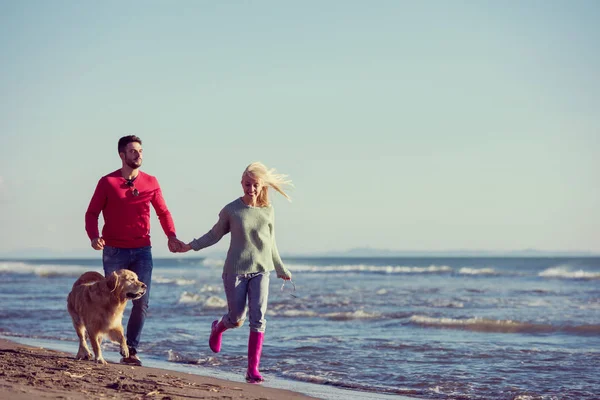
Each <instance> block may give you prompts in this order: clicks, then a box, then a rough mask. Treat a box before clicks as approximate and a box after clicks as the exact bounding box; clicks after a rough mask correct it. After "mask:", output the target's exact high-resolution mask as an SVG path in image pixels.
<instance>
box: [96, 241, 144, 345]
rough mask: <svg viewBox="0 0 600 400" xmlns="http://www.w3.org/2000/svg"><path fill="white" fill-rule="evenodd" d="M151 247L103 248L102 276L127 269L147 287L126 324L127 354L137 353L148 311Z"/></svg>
mask: <svg viewBox="0 0 600 400" xmlns="http://www.w3.org/2000/svg"><path fill="white" fill-rule="evenodd" d="M151 249H152V246H147V247H139V248H137V249H122V248H118V247H111V246H104V251H103V252H102V264H103V265H104V276H108V275H110V274H112V273H113V272H114V271H117V270H119V269H128V270H130V271H133V272H135V273H136V274H137V276H138V279H139V280H140V281H142V282H144V283H145V284H146V286H147V289H146V294H145V295H143V296H142V297H141V298H139V299H138V300H133V308H132V309H131V315H130V316H129V322H128V323H127V335H126V336H127V346H128V347H129V353H130V354H131V355H134V354H136V353H137V347H138V345H139V344H140V338H141V336H142V328H143V327H144V321H145V320H146V312H147V311H148V299H149V298H150V283H151V280H152V251H151Z"/></svg>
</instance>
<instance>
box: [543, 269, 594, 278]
mask: <svg viewBox="0 0 600 400" xmlns="http://www.w3.org/2000/svg"><path fill="white" fill-rule="evenodd" d="M538 275H539V276H541V277H543V278H559V279H600V272H588V271H584V270H581V269H580V270H578V271H573V270H572V269H571V268H570V267H568V266H558V267H552V268H548V269H546V270H544V271H542V272H540V273H539V274H538Z"/></svg>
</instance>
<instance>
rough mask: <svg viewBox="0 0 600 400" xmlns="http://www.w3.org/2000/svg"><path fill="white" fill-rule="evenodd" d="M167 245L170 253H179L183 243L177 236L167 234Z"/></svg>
mask: <svg viewBox="0 0 600 400" xmlns="http://www.w3.org/2000/svg"><path fill="white" fill-rule="evenodd" d="M167 245H168V246H169V251H170V252H171V253H180V252H181V251H182V250H183V247H184V246H185V243H183V242H182V241H181V240H179V239H177V236H169V241H168V243H167Z"/></svg>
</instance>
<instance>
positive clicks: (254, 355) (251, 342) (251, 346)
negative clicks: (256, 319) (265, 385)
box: [246, 332, 265, 383]
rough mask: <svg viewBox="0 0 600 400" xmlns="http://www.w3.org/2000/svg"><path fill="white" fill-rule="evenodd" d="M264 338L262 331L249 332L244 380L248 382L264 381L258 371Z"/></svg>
mask: <svg viewBox="0 0 600 400" xmlns="http://www.w3.org/2000/svg"><path fill="white" fill-rule="evenodd" d="M264 338H265V334H264V332H250V338H249V339H248V371H247V372H246V382H248V383H262V382H264V379H263V377H262V376H261V375H260V372H258V366H259V364H260V355H261V353H262V345H263V339H264Z"/></svg>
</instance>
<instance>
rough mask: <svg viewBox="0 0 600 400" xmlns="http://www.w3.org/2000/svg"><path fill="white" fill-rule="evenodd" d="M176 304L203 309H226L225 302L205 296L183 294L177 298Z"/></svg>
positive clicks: (218, 298) (214, 297) (215, 297)
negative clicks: (190, 305) (197, 306)
mask: <svg viewBox="0 0 600 400" xmlns="http://www.w3.org/2000/svg"><path fill="white" fill-rule="evenodd" d="M177 304H194V305H200V306H201V307H202V308H204V309H222V308H227V300H224V299H222V298H220V297H217V296H205V295H200V294H197V293H190V292H183V293H181V295H180V296H179V300H178V301H177Z"/></svg>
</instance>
